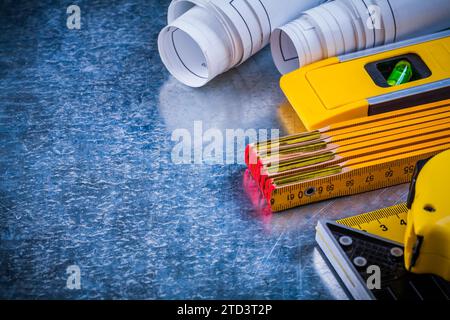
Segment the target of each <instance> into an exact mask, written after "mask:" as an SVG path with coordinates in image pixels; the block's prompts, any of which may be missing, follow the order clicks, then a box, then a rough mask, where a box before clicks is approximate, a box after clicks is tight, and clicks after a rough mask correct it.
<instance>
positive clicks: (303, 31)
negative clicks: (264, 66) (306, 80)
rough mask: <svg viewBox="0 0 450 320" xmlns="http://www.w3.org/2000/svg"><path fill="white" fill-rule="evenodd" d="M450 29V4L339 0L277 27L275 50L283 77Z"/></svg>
mask: <svg viewBox="0 0 450 320" xmlns="http://www.w3.org/2000/svg"><path fill="white" fill-rule="evenodd" d="M449 27H450V1H449V0H426V1H425V0H335V1H332V2H327V3H324V4H322V5H320V6H317V7H315V8H312V9H310V10H307V11H305V12H303V13H302V14H301V15H300V17H299V18H298V19H296V20H294V21H291V22H289V23H288V24H286V25H284V26H282V27H279V28H276V29H275V30H274V31H273V33H272V36H271V39H270V40H271V51H272V57H273V59H274V62H275V65H276V66H277V68H278V70H279V71H280V72H281V73H282V74H284V73H287V72H290V71H292V70H295V69H297V68H299V67H301V66H304V65H307V64H309V63H312V62H315V61H318V60H321V59H325V58H328V57H332V56H337V55H341V54H344V53H350V52H354V51H357V50H362V49H368V48H372V47H375V46H379V45H383V44H388V43H391V42H395V41H399V40H404V39H408V38H412V37H416V36H420V35H424V34H428V33H433V32H436V31H440V30H443V29H446V28H449Z"/></svg>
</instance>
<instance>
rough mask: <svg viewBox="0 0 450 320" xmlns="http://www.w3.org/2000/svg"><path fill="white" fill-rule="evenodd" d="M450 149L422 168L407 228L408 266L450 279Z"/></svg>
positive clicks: (406, 249)
mask: <svg viewBox="0 0 450 320" xmlns="http://www.w3.org/2000/svg"><path fill="white" fill-rule="evenodd" d="M449 182H450V150H447V151H443V152H441V153H439V154H437V155H436V156H434V157H433V158H431V159H430V160H428V162H427V163H426V164H425V165H424V167H423V168H422V169H421V170H420V172H419V174H418V177H417V180H416V184H415V194H414V199H413V202H412V204H411V209H410V210H409V212H408V219H407V221H408V223H407V228H406V232H405V266H406V269H407V270H409V271H411V272H414V273H432V274H436V275H439V276H441V277H442V278H444V279H446V280H447V281H450V192H449V186H448V184H449Z"/></svg>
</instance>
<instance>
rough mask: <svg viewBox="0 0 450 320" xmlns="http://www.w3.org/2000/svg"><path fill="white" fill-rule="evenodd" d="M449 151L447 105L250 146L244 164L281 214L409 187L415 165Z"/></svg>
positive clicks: (407, 110) (445, 102) (449, 113)
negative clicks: (348, 196)
mask: <svg viewBox="0 0 450 320" xmlns="http://www.w3.org/2000/svg"><path fill="white" fill-rule="evenodd" d="M448 148H450V100H443V101H439V102H434V103H430V104H426V105H420V106H417V107H411V108H405V109H401V110H397V111H392V112H388V113H383V114H379V115H375V116H370V117H365V118H359V119H354V120H349V121H345V122H341V123H337V124H333V125H330V126H327V127H324V128H321V129H318V130H315V131H310V132H303V133H298V134H294V135H290V136H285V137H281V138H279V139H274V140H267V141H261V142H257V143H254V144H249V145H248V146H247V148H246V152H245V158H246V159H245V160H246V163H247V166H248V169H249V171H250V173H251V175H252V176H253V178H254V179H255V180H256V181H257V183H258V185H259V188H260V190H261V191H262V193H263V195H264V196H265V198H266V199H267V200H268V202H269V203H270V204H271V206H272V209H273V211H278V210H282V209H286V208H289V207H293V206H296V205H301V204H305V203H309V202H314V201H319V200H323V199H327V198H332V197H335V196H340V195H345V194H354V193H359V192H363V191H368V190H373V189H377V188H381V187H386V186H390V185H394V184H399V183H404V182H408V181H409V179H410V178H411V175H412V171H411V170H409V169H410V167H411V166H412V167H414V164H415V162H416V161H417V160H419V159H422V158H427V157H430V156H432V155H434V154H436V153H438V152H440V151H442V150H445V149H448ZM394 167H395V168H396V170H394V169H393V168H394ZM397 167H398V168H397ZM405 168H408V170H406V171H405ZM410 171H411V172H410Z"/></svg>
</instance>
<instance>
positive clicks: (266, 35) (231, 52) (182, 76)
mask: <svg viewBox="0 0 450 320" xmlns="http://www.w3.org/2000/svg"><path fill="white" fill-rule="evenodd" d="M323 2H325V0H282V1H278V0H172V2H171V3H170V5H169V9H168V14H167V20H168V25H167V26H166V27H164V28H163V29H162V30H161V32H160V34H159V36H158V50H159V54H160V56H161V60H162V62H163V63H164V65H165V66H166V68H167V69H168V70H169V72H170V73H171V74H172V75H173V76H174V77H175V78H177V79H178V80H179V81H181V82H183V83H184V84H186V85H188V86H191V87H200V86H203V85H204V84H206V83H207V82H208V81H210V80H211V79H213V78H214V77H216V76H217V75H219V74H221V73H223V72H225V71H227V70H228V69H230V68H233V67H235V66H237V65H239V64H241V63H242V62H244V61H245V60H247V59H248V58H249V57H250V56H252V55H253V54H255V53H256V52H258V51H259V50H260V49H262V48H263V47H264V46H265V45H266V44H268V42H269V39H270V34H271V32H272V30H273V29H274V28H276V27H279V26H281V25H283V24H285V23H287V22H288V21H290V20H292V19H295V18H296V17H298V16H299V14H300V13H301V12H302V11H304V10H307V9H309V8H312V7H314V6H317V5H319V4H321V3H323Z"/></svg>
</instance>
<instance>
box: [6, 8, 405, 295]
mask: <svg viewBox="0 0 450 320" xmlns="http://www.w3.org/2000/svg"><path fill="white" fill-rule="evenodd" d="M168 3H169V1H138V0H128V1H125V0H123V1H120V0H117V1H75V4H77V5H79V6H80V8H81V30H68V29H67V27H66V18H67V15H66V8H67V7H68V6H69V5H71V4H73V2H72V1H39V3H38V2H35V1H13V0H3V1H1V3H0V84H1V90H0V136H1V140H0V142H1V143H0V298H33V299H34V298H52V299H53V298H65V299H70V298H77V299H85V298H100V299H107V298H139V299H155V298H156V299H178V298H180V299H191V298H203V299H224V298H229V299H233V298H234V299H241V298H242V299H244V298H249V299H266V298H273V299H346V298H347V295H346V293H345V292H344V291H343V290H342V289H341V287H340V285H339V283H338V282H337V280H336V279H335V277H334V274H333V273H332V271H331V270H330V269H329V267H328V266H327V264H326V262H325V261H324V259H323V257H322V255H321V253H320V251H319V250H318V248H317V246H316V244H315V240H314V235H315V230H314V228H315V225H316V223H317V220H318V219H322V218H330V219H335V218H341V217H345V216H349V215H353V214H356V213H361V212H364V211H367V210H373V209H377V208H381V207H383V206H386V205H392V204H396V203H399V202H401V201H404V200H405V198H406V194H407V186H406V185H402V186H397V187H393V188H389V189H384V190H378V191H374V192H370V193H366V194H361V195H356V196H352V197H345V198H340V199H335V200H331V201H325V202H321V203H317V204H312V205H308V206H304V207H302V208H296V209H292V210H288V211H286V212H283V213H279V214H268V213H267V212H265V211H264V210H263V209H261V208H260V205H259V204H258V203H259V200H258V194H257V193H255V192H254V189H255V185H254V184H253V182H252V180H251V179H248V178H249V177H248V176H247V175H246V174H245V166H243V165H241V164H232V165H209V164H200V165H198V164H184V165H179V164H178V165H177V164H174V163H173V162H172V161H171V151H172V148H173V147H174V145H175V144H176V142H174V141H172V140H171V134H172V131H173V130H174V129H177V128H186V129H188V130H189V131H191V132H192V129H193V122H194V121H195V120H201V121H203V130H207V129H208V128H218V129H220V130H222V131H224V130H225V129H227V128H229V129H235V128H242V129H248V128H256V129H258V128H263V129H272V128H280V129H281V131H282V133H283V132H285V131H286V130H285V129H284V128H283V126H282V123H283V121H282V118H280V107H279V106H280V104H282V103H283V101H284V98H283V96H282V93H281V91H280V89H279V86H278V78H279V74H278V73H277V71H276V69H275V67H274V65H273V64H272V61H271V57H270V52H269V51H268V50H263V51H262V52H261V53H259V54H258V55H257V56H256V57H254V58H253V59H251V60H250V61H248V62H246V63H245V64H243V65H242V66H240V67H239V68H237V69H234V70H231V71H230V72H228V73H227V74H226V75H223V76H221V77H219V78H217V79H215V80H214V81H212V82H211V83H210V84H209V85H207V86H205V87H203V88H200V89H192V88H188V87H185V86H183V85H182V84H180V83H178V82H177V81H176V80H174V79H173V78H172V77H171V76H169V74H168V73H167V71H166V70H165V68H164V67H163V65H162V63H161V61H160V59H159V55H158V52H157V48H156V38H157V34H158V32H159V30H160V28H161V27H162V26H163V25H164V24H165V13H166V8H167V6H168ZM236 152H237V151H236ZM239 156H240V155H239ZM73 264H76V265H78V266H79V267H80V269H81V289H80V290H69V289H67V288H66V279H67V274H66V268H67V267H68V266H69V265H73Z"/></svg>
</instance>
